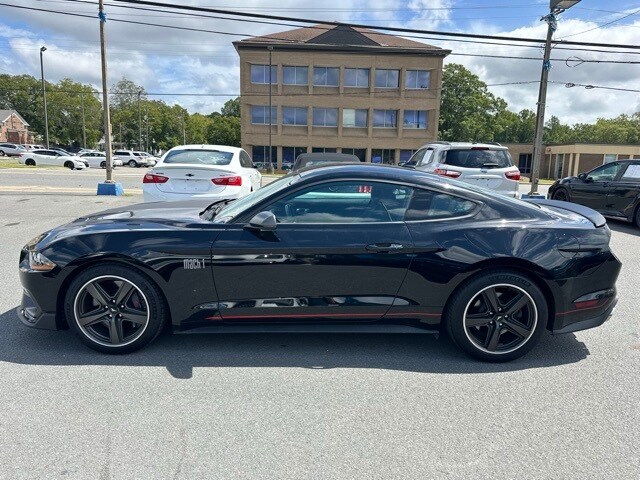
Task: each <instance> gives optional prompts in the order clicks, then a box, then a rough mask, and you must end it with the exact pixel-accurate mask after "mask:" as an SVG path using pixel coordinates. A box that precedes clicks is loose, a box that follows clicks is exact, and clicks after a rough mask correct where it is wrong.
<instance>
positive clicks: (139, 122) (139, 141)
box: [138, 90, 142, 150]
mask: <svg viewBox="0 0 640 480" xmlns="http://www.w3.org/2000/svg"><path fill="white" fill-rule="evenodd" d="M140 95H142V90H138V150H142V110H140Z"/></svg>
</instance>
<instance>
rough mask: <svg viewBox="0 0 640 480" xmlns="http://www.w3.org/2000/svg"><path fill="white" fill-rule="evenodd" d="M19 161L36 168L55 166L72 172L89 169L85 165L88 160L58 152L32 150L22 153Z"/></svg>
mask: <svg viewBox="0 0 640 480" xmlns="http://www.w3.org/2000/svg"><path fill="white" fill-rule="evenodd" d="M18 161H19V162H20V163H23V164H25V165H30V166H34V167H35V166H36V165H53V166H56V167H65V168H69V169H71V170H84V169H85V168H88V167H87V164H86V163H85V162H86V160H83V159H81V158H80V157H76V156H75V155H65V154H64V153H62V152H61V151H57V150H32V151H31V152H26V153H22V154H21V155H20V159H19V160H18Z"/></svg>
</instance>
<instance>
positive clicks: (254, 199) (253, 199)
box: [213, 175, 300, 223]
mask: <svg viewBox="0 0 640 480" xmlns="http://www.w3.org/2000/svg"><path fill="white" fill-rule="evenodd" d="M299 179H300V175H293V176H289V175H287V176H285V177H282V178H280V179H278V180H276V181H274V182H271V183H270V184H269V185H267V186H265V187H262V188H260V189H258V190H256V191H254V192H252V193H250V194H249V195H247V196H244V197H242V198H239V199H238V200H236V201H234V202H232V203H230V204H229V205H227V206H226V207H224V208H223V209H222V210H220V211H219V212H218V213H217V215H216V216H215V218H214V219H213V221H214V222H219V223H226V222H228V221H229V220H231V219H232V218H234V217H237V216H238V215H239V214H241V213H242V212H244V211H245V210H247V209H249V208H251V207H253V206H254V205H257V204H258V203H260V202H261V201H262V200H264V199H265V198H267V197H269V196H270V195H273V194H275V193H277V192H279V191H280V190H282V189H283V188H285V187H288V186H289V185H291V184H292V183H295V182H297V181H298V180H299Z"/></svg>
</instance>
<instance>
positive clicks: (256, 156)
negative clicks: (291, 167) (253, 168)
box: [251, 145, 278, 167]
mask: <svg viewBox="0 0 640 480" xmlns="http://www.w3.org/2000/svg"><path fill="white" fill-rule="evenodd" d="M277 155H278V148H277V147H271V158H269V146H268V145H264V146H263V145H254V146H253V148H252V149H251V156H252V157H253V163H254V164H256V165H257V166H258V167H260V166H264V165H265V164H267V163H269V161H271V163H276V158H277Z"/></svg>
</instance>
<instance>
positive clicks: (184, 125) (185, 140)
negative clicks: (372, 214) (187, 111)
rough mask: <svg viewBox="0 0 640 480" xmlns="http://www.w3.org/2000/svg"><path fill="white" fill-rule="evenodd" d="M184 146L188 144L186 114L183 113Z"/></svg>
mask: <svg viewBox="0 0 640 480" xmlns="http://www.w3.org/2000/svg"><path fill="white" fill-rule="evenodd" d="M182 144H183V145H186V144H187V126H186V123H185V121H184V112H183V113H182Z"/></svg>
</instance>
